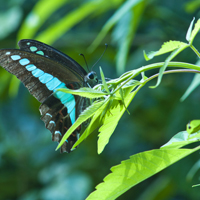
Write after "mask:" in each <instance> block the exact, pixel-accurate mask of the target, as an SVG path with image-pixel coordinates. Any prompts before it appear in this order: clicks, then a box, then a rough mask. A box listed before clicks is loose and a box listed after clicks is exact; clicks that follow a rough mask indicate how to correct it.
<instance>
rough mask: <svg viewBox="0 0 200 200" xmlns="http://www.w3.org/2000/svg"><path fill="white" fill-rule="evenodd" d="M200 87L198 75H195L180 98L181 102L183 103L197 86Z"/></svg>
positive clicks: (199, 76)
mask: <svg viewBox="0 0 200 200" xmlns="http://www.w3.org/2000/svg"><path fill="white" fill-rule="evenodd" d="M199 85H200V74H195V76H194V78H193V80H192V82H191V83H190V86H189V87H188V88H187V90H186V91H185V93H184V94H183V96H182V97H181V99H180V100H181V101H184V100H185V99H186V98H187V97H188V96H189V95H190V94H191V93H192V92H193V91H194V90H195V89H196V88H197V87H198V86H199Z"/></svg>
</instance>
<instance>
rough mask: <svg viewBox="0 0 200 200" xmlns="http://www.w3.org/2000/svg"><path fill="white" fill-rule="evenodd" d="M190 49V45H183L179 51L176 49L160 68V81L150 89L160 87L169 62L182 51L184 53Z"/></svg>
mask: <svg viewBox="0 0 200 200" xmlns="http://www.w3.org/2000/svg"><path fill="white" fill-rule="evenodd" d="M187 47H189V45H188V44H186V43H181V46H180V47H179V48H178V49H175V50H174V51H173V52H172V53H171V54H170V55H169V56H168V57H167V59H166V60H165V63H164V65H163V66H162V67H161V68H160V70H159V75H158V80H157V83H156V85H155V86H150V88H156V87H158V85H159V84H160V83H161V80H162V76H163V73H164V71H165V69H166V68H167V66H168V64H169V62H170V61H171V60H172V59H173V58H174V57H175V56H177V55H178V54H179V53H180V52H181V51H183V50H184V49H185V48H187Z"/></svg>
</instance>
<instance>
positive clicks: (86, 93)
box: [56, 87, 107, 98]
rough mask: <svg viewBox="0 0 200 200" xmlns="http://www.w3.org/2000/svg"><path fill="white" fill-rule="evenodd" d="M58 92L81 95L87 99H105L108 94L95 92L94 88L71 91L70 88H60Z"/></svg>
mask: <svg viewBox="0 0 200 200" xmlns="http://www.w3.org/2000/svg"><path fill="white" fill-rule="evenodd" d="M56 91H62V92H65V93H70V94H74V95H79V96H82V97H87V98H99V97H103V96H105V95H107V93H104V92H102V91H99V90H94V89H92V88H85V87H83V88H80V89H77V90H70V89H68V88H60V89H57V90H56Z"/></svg>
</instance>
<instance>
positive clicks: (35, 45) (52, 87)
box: [0, 39, 98, 153]
mask: <svg viewBox="0 0 200 200" xmlns="http://www.w3.org/2000/svg"><path fill="white" fill-rule="evenodd" d="M18 45H19V48H20V49H1V50H0V66H2V67H3V68H4V69H5V70H7V71H8V72H10V73H12V74H14V75H15V76H16V77H17V78H18V79H20V80H21V81H22V83H23V84H24V85H25V87H26V88H27V89H28V90H29V92H30V93H31V94H32V95H33V96H34V97H35V98H36V99H37V100H38V101H39V102H41V105H40V108H39V110H40V113H41V115H42V116H41V120H42V121H43V122H44V123H45V126H46V128H47V129H49V130H50V131H51V133H52V141H57V142H60V141H61V139H62V137H63V135H64V134H65V133H66V131H67V130H68V129H69V128H70V126H72V124H73V123H74V122H75V121H76V119H77V118H78V116H79V115H80V113H81V112H82V111H83V110H84V109H85V108H87V107H88V106H89V105H90V100H89V99H87V98H83V97H80V96H75V95H72V94H68V93H64V92H61V91H56V90H57V89H59V88H69V89H73V90H74V89H79V88H81V87H93V86H95V85H96V84H97V83H98V79H97V75H96V72H94V71H91V72H89V73H87V72H86V71H85V69H83V68H82V67H81V66H80V65H79V64H78V63H77V62H76V61H75V60H73V59H72V58H70V57H69V56H67V55H66V54H64V53H62V52H60V51H59V50H57V49H55V48H53V47H51V46H49V45H47V44H44V43H42V42H39V41H36V40H29V39H24V40H20V41H19V42H18ZM84 126H86V124H82V125H81V126H80V127H78V128H77V129H76V130H75V131H74V132H73V133H72V134H71V135H70V137H69V138H68V139H67V140H66V141H65V143H64V144H63V145H62V146H61V152H68V153H69V152H71V149H72V146H73V145H74V143H75V142H76V141H77V140H78V138H79V135H80V132H81V130H82V129H83V128H84Z"/></svg>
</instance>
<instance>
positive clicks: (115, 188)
mask: <svg viewBox="0 0 200 200" xmlns="http://www.w3.org/2000/svg"><path fill="white" fill-rule="evenodd" d="M199 149H200V147H197V148H194V149H176V150H174V149H172V150H162V149H156V150H151V151H146V152H142V153H138V154H136V155H133V156H131V157H130V159H128V160H125V161H122V162H121V164H119V165H117V166H114V167H112V168H111V171H112V173H110V174H109V175H107V176H106V177H105V178H104V182H103V183H100V184H99V185H97V186H96V191H94V192H92V193H91V194H90V195H89V196H88V197H87V199H86V200H112V199H116V198H117V197H119V196H120V195H121V194H123V193H124V192H126V191H127V190H128V189H130V188H131V187H133V186H135V185H137V184H138V183H140V182H142V181H143V180H145V179H147V178H149V177H151V176H153V175H154V174H156V173H158V172H160V171H161V170H163V169H165V168H166V167H168V166H170V165H172V164H173V163H175V162H177V161H179V160H181V159H182V158H184V157H186V156H188V155H190V154H191V153H193V152H195V151H197V150H199Z"/></svg>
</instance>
